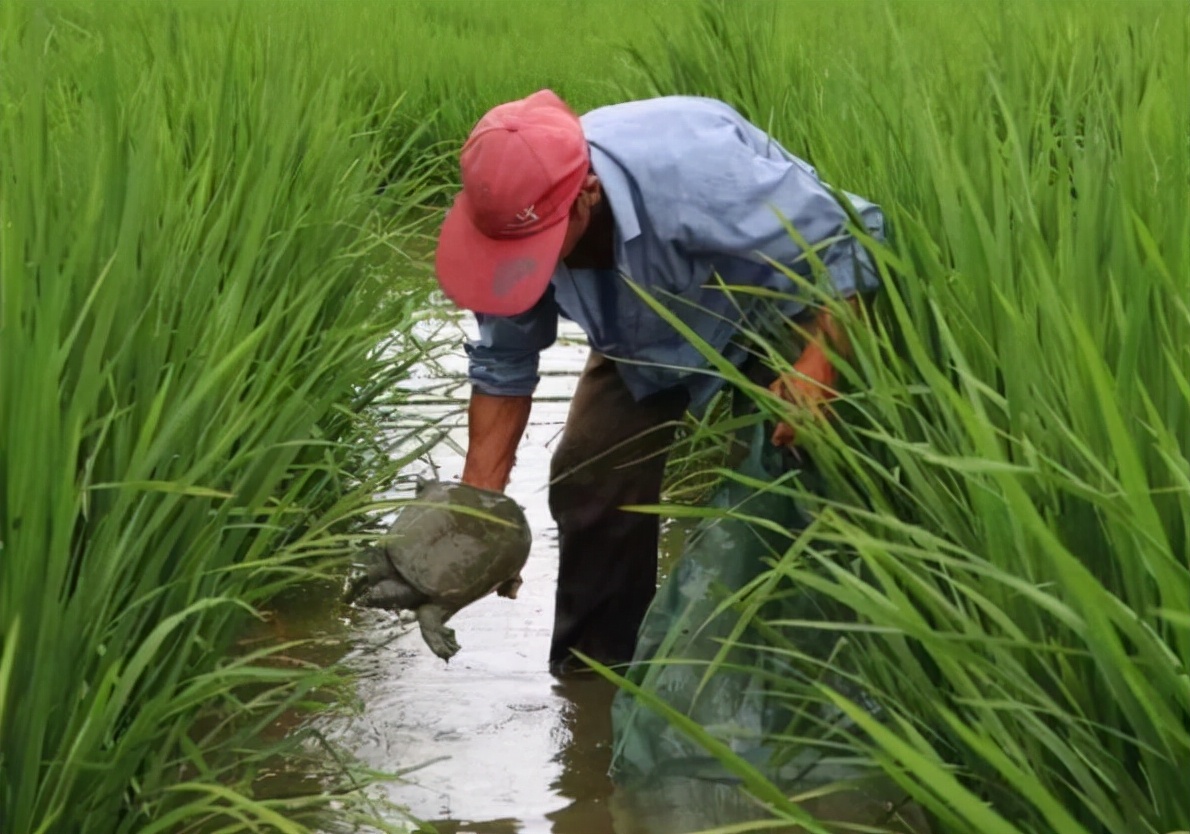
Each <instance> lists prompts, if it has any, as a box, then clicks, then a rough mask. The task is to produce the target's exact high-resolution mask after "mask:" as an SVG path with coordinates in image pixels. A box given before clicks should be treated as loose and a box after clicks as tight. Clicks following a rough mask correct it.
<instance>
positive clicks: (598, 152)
mask: <svg viewBox="0 0 1190 834" xmlns="http://www.w3.org/2000/svg"><path fill="white" fill-rule="evenodd" d="M588 147H589V148H590V150H591V167H592V168H594V169H595V175H596V176H597V177H599V183H600V185H601V186H602V187H603V195H604V198H605V199H606V200H607V201H608V204H609V205H611V207H612V213H613V219H614V220H615V224H616V231H617V232H618V233H619V236H620V241H621V242H622V243H627V242H628V241H630V240H632V239H633V238H635V237H637V236H639V235H640V219H639V218H638V217H637V216H636V201H635V200H634V199H633V196H632V187H631V186H630V185H629V184H628V176H627V175H626V174H625V173H624V169H622V168H621V167H620V166H619V165H617V164H616V161H615V160H614V159H612V157H611V156H610V155H609V154H607V153H605V152H604V151H603V150H602V149H601V148H600V147H599V146H598V145H595V144H591V143H590V142H588Z"/></svg>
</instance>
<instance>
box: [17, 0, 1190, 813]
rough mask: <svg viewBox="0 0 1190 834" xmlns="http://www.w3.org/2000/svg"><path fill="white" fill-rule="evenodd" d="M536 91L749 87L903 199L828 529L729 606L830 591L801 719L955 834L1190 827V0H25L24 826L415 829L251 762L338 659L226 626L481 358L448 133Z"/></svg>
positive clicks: (837, 450)
mask: <svg viewBox="0 0 1190 834" xmlns="http://www.w3.org/2000/svg"><path fill="white" fill-rule="evenodd" d="M542 87H550V88H552V89H554V90H555V91H556V92H558V93H559V94H560V95H562V96H563V97H564V98H566V99H567V100H568V101H569V102H570V103H571V104H572V106H574V107H575V109H577V110H579V111H580V112H581V111H585V110H587V109H590V108H592V107H596V106H599V105H601V104H606V103H611V102H614V101H620V100H624V99H629V98H639V97H645V96H650V95H658V94H670V93H685V94H698V95H708V96H715V97H719V98H722V99H725V100H726V101H728V102H730V103H731V104H733V105H734V106H736V107H737V108H738V109H740V110H741V111H742V112H743V113H745V114H746V115H747V116H749V117H750V118H752V119H753V120H754V121H755V122H756V123H757V124H759V125H760V126H762V127H764V128H765V129H767V130H769V131H770V132H771V133H772V134H773V135H774V136H775V137H776V138H778V139H779V140H780V141H781V142H782V143H783V144H784V145H785V146H786V147H787V148H789V149H790V150H791V151H792V152H793V153H795V154H798V155H799V156H801V157H803V158H804V159H806V160H808V161H809V162H810V163H811V164H813V165H814V166H816V167H817V169H818V171H819V173H820V174H821V175H822V177H823V178H824V179H825V180H826V181H828V182H831V183H833V184H834V185H836V186H838V187H840V188H845V189H846V190H848V191H850V192H853V193H858V194H862V195H864V196H866V197H868V198H869V199H871V200H873V201H875V202H877V203H879V204H880V205H881V206H882V207H883V208H884V209H885V211H886V213H887V216H888V222H889V230H890V234H889V241H888V243H887V244H886V245H883V246H877V245H876V244H875V243H873V242H869V245H870V246H871V248H872V251H873V252H874V254H875V255H876V257H877V259H878V262H879V264H880V266H881V270H882V273H883V277H884V279H885V281H884V284H885V290H884V292H882V293H881V295H880V297H879V299H878V300H877V301H876V303H875V304H874V305H873V306H872V307H871V308H870V309H869V310H868V311H867V313H866V315H865V318H864V321H862V322H859V321H857V322H852V327H851V332H852V341H853V343H854V346H855V357H854V359H853V361H852V362H851V363H850V364H849V365H848V367H847V368H846V372H845V376H846V380H847V385H846V391H845V395H844V397H843V399H842V401H841V402H840V404H839V405H838V407H837V408H836V412H837V413H836V418H837V419H834V420H832V421H830V422H829V423H824V424H818V423H811V422H806V424H805V425H804V426H801V429H800V430H801V433H802V435H803V436H804V438H805V440H804V443H805V444H806V447H807V448H808V449H809V450H810V451H811V452H812V453H813V454H814V456H815V458H816V459H817V460H819V461H821V462H822V464H823V467H824V470H825V472H826V475H827V488H826V491H825V494H824V495H821V496H811V495H808V494H802V493H800V492H798V491H796V490H792V488H790V489H791V490H792V491H791V500H792V498H794V497H796V498H798V500H802V501H807V502H815V504H816V508H817V510H818V512H817V514H816V518H817V521H816V523H815V525H814V526H813V528H812V529H811V530H810V531H809V532H808V533H807V535H806V536H804V537H802V538H800V539H798V540H796V541H792V542H791V543H790V547H789V550H788V552H787V553H785V554H784V555H783V556H782V557H781V558H779V559H775V560H774V561H773V562H772V564H771V566H770V569H769V571H768V572H767V573H766V574H765V575H764V576H763V577H761V578H760V579H759V580H758V581H757V583H755V585H754V586H753V587H750V588H749V589H748V591H747V593H746V594H745V595H743V596H742V599H741V610H742V611H744V612H745V616H756V617H759V616H760V615H759V614H757V613H755V612H758V611H760V610H762V604H763V603H764V602H766V601H767V600H769V599H772V598H776V597H779V596H780V595H781V594H783V593H785V592H786V591H787V590H788V589H789V588H792V587H810V588H813V589H815V590H816V591H817V592H819V593H821V594H823V595H825V596H826V597H828V598H830V599H831V600H832V601H833V603H834V604H835V608H836V609H837V611H838V618H837V621H835V622H831V623H825V624H823V623H818V624H807V623H798V622H782V621H779V620H770V621H767V622H764V623H762V625H764V626H765V628H766V633H767V634H768V635H770V638H769V639H768V640H766V643H765V645H764V646H763V647H762V650H763V651H765V652H771V653H774V654H776V655H779V656H781V657H782V658H784V659H786V660H788V661H792V662H794V663H796V664H798V665H799V668H800V669H801V672H802V674H799V675H796V676H791V677H789V678H787V679H784V680H781V681H779V682H776V685H777V686H778V687H779V688H780V689H781V691H782V692H784V693H785V694H787V695H788V697H789V699H790V703H791V704H795V705H797V706H796V709H797V710H798V711H800V712H801V713H802V714H804V716H805V717H806V719H805V721H804V722H802V724H801V725H798V726H794V727H791V729H790V730H789V732H788V733H787V734H785V735H783V736H782V737H781V738H779V739H778V740H777V741H778V743H779V744H780V745H781V747H782V749H784V750H785V751H787V752H788V754H789V755H790V756H794V755H796V754H797V752H798V751H799V750H802V749H808V748H816V749H824V750H829V751H831V752H832V753H833V754H835V755H838V756H840V757H843V758H845V759H850V760H853V761H856V762H863V763H866V764H869V765H871V766H874V767H877V768H879V769H881V770H883V771H884V772H885V773H887V774H888V775H889V776H890V777H891V778H893V779H894V780H895V781H896V782H897V783H899V784H900V785H901V786H902V787H903V788H904V789H905V790H906V791H907V792H908V793H909V794H910V795H911V796H912V797H913V798H914V799H915V800H916V801H917V802H918V803H919V804H920V805H921V806H922V807H923V808H925V809H926V810H927V811H928V812H929V813H930V814H931V815H932V822H933V825H934V827H935V829H936V830H937V831H938V832H947V834H960V833H962V834H1016V833H1017V832H1020V834H1026V832H1027V833H1028V834H1051V833H1055V832H1057V833H1059V834H1106V833H1107V832H1111V833H1112V834H1169V833H1170V832H1176V831H1184V830H1186V829H1190V790H1187V786H1188V785H1190V776H1188V775H1187V774H1190V672H1188V669H1187V664H1188V663H1190V458H1188V449H1187V446H1188V444H1190V371H1188V370H1187V369H1188V368H1190V4H1187V3H1186V2H1185V1H1184V0H1125V1H1124V2H1110V0H1097V1H1096V2H1091V1H1090V0H1069V1H1068V2H1024V1H1023V0H1003V2H991V1H989V2H981V3H975V2H959V0H933V1H932V2H926V0H838V1H837V2H824V1H822V0H814V1H811V0H785V2H767V0H736V2H711V1H710V0H708V2H701V1H699V0H652V1H651V2H649V3H642V2H636V0H531V1H530V0H498V1H497V0H336V1H335V2H324V1H321V0H252V2H248V1H247V0H245V1H244V2H231V0H227V1H226V2H224V1H223V0H207V2H198V1H197V0H177V2H168V3H167V2H151V0H139V1H137V0H104V2H101V3H93V2H83V1H82V0H77V2H67V1H66V0H12V1H11V2H8V3H5V4H3V6H2V7H0V166H2V174H0V832H4V833H5V834H10V833H11V834H25V833H26V832H28V833H29V834H34V832H36V834H56V833H57V832H104V833H105V834H107V833H108V832H141V833H142V834H154V833H155V832H198V831H204V832H205V831H212V832H213V831H219V832H232V831H285V832H304V831H314V830H325V829H326V828H327V827H329V826H332V825H333V826H341V827H342V828H343V830H350V828H351V826H353V825H363V824H364V823H365V822H366V824H367V825H369V826H371V827H372V829H374V830H376V829H379V830H393V831H397V830H403V829H402V826H401V823H400V821H399V820H397V819H396V818H392V817H387V818H386V817H385V816H384V815H383V814H380V815H378V814H377V813H376V810H375V808H374V807H373V806H372V805H371V804H370V803H369V802H368V801H366V799H364V797H363V794H362V792H361V791H360V789H359V787H360V785H363V784H366V783H367V781H368V780H369V779H370V778H379V777H380V776H381V775H380V774H372V773H368V772H363V771H361V770H358V769H352V767H351V765H350V763H349V762H347V763H343V762H341V760H340V759H339V758H337V756H336V754H334V751H330V752H328V753H327V756H328V758H329V760H331V761H334V762H337V765H336V766H335V767H328V769H327V775H326V778H325V779H323V780H321V781H318V782H317V784H316V785H314V787H312V788H311V789H310V790H309V791H308V792H306V793H302V794H300V795H287V796H281V797H276V796H272V797H265V796H260V795H256V794H255V793H254V791H253V789H252V785H253V778H254V775H256V774H257V773H258V772H259V770H260V768H261V767H263V766H264V765H263V763H265V762H266V761H269V760H270V758H271V757H275V756H277V755H288V756H298V755H308V754H309V747H310V744H311V740H310V739H309V738H308V737H306V736H302V734H301V733H298V732H295V733H292V734H288V735H285V736H284V737H278V734H277V733H275V732H273V731H272V730H271V729H270V728H275V726H276V719H277V717H278V716H280V715H282V714H285V715H292V714H301V713H302V712H303V711H323V710H332V709H335V708H338V707H340V706H346V705H347V700H346V698H345V696H344V697H343V698H340V697H339V696H338V695H337V694H336V693H341V692H344V691H346V688H347V686H348V683H349V681H348V680H347V678H346V677H345V676H344V674H343V673H342V671H341V670H339V669H337V668H335V667H333V666H325V667H324V666H321V665H317V664H296V665H295V664H293V663H290V662H280V661H279V660H278V658H277V654H278V653H279V652H281V651H283V649H284V648H285V647H284V646H273V647H271V648H269V649H267V650H265V649H262V650H259V651H257V650H253V651H243V650H240V649H237V646H238V645H239V642H238V641H239V638H240V637H241V636H242V635H243V633H244V632H245V629H247V628H248V627H249V626H250V624H251V623H253V622H254V621H255V620H256V618H257V617H258V615H259V612H260V610H261V608H262V607H263V606H266V605H267V604H268V602H269V600H271V599H272V598H274V597H275V596H276V595H277V594H279V593H283V592H285V591H286V590H288V589H291V588H294V587H296V586H300V585H302V584H304V583H309V582H311V581H315V580H319V579H325V578H327V577H331V578H332V579H333V578H334V577H337V576H340V575H341V573H342V570H343V568H344V567H345V565H346V564H347V563H348V561H349V560H350V557H351V554H352V552H353V550H354V547H355V545H356V544H357V543H358V541H359V539H360V537H361V536H362V535H363V534H364V533H366V532H367V531H368V530H369V529H370V525H371V524H372V523H373V522H372V519H374V518H375V516H376V514H377V513H378V512H380V511H382V510H383V509H384V508H385V505H384V503H383V501H382V497H383V495H384V493H385V491H386V490H387V489H388V487H389V485H390V484H391V482H392V479H393V478H394V477H395V474H396V473H397V471H398V470H399V468H400V466H401V464H402V463H403V461H404V460H405V458H403V457H402V455H411V454H415V452H408V451H406V452H402V453H401V455H397V454H394V453H393V452H392V449H393V447H394V444H392V443H391V441H390V440H385V441H384V442H381V441H380V440H379V438H380V437H382V432H381V431H380V428H381V426H380V423H381V422H382V417H381V416H380V415H382V414H384V413H386V412H390V411H391V410H392V409H400V408H401V405H402V403H401V394H400V383H401V382H402V380H404V379H405V378H406V377H407V376H408V375H409V374H410V373H411V369H412V368H414V367H415V366H416V364H417V363H418V362H419V361H421V360H422V359H424V357H425V355H426V354H427V352H428V351H432V350H435V349H451V346H437V347H435V346H432V345H427V344H424V343H422V342H420V341H418V340H416V339H413V338H411V337H410V335H409V334H410V333H411V331H412V327H413V325H414V323H415V322H416V321H417V320H419V319H420V318H421V317H423V316H424V315H425V314H426V311H427V310H429V309H430V308H431V307H432V306H433V305H435V304H436V303H437V299H436V296H435V293H434V287H433V283H432V279H431V277H430V273H429V266H428V256H427V252H428V251H429V250H430V247H431V246H432V239H433V234H434V232H435V229H436V224H437V222H438V219H439V218H440V213H441V209H442V207H443V206H444V205H446V204H447V200H448V198H449V195H450V193H451V191H452V189H453V188H454V187H455V185H456V178H457V167H456V161H455V157H454V154H456V153H457V150H458V148H459V146H460V145H461V142H462V140H463V139H464V138H465V136H466V134H467V132H468V131H469V129H470V127H471V125H472V124H473V123H474V121H475V120H476V119H477V118H478V117H479V116H480V115H481V114H482V113H483V112H484V111H485V110H486V109H487V108H489V107H491V106H493V105H495V104H498V103H500V102H501V101H504V100H507V99H511V98H517V97H520V96H523V95H527V94H528V93H530V92H533V91H534V90H536V89H540V88H542ZM795 419H796V415H795ZM698 431H699V432H701V434H699V435H698V437H699V438H703V439H705V438H706V437H711V438H712V439H713V436H714V433H715V427H714V425H710V426H701V427H698ZM402 448H407V445H406V446H402ZM807 629H814V630H816V631H819V632H822V631H826V632H829V633H831V634H833V635H835V637H837V643H836V650H835V651H834V652H833V653H832V654H831V655H830V656H829V657H827V658H822V657H817V656H813V657H812V656H810V655H808V654H804V653H802V652H801V651H800V650H799V639H800V637H799V635H801V634H802V633H803V632H805V631H806V630H807ZM828 672H829V673H831V674H830V675H828V674H827V673H828ZM840 678H843V679H846V680H849V681H852V682H854V683H856V684H857V685H858V686H860V687H861V688H862V690H863V692H864V693H865V698H866V703H869V704H872V703H874V704H877V705H878V706H879V708H880V711H881V714H882V715H883V716H884V719H883V720H881V721H876V720H874V719H873V718H872V717H871V713H870V712H869V711H868V710H866V709H861V708H860V706H859V704H858V703H856V702H855V701H853V700H851V699H850V698H848V697H847V696H846V695H845V694H844V693H843V691H841V690H840V689H839V688H838V687H836V686H834V685H832V684H831V683H830V681H831V680H838V679H840ZM827 707H830V708H835V709H839V710H841V711H843V712H844V713H846V714H848V715H850V716H851V718H852V719H853V721H854V723H853V724H851V725H849V727H850V729H843V728H841V727H838V726H825V725H823V724H821V723H816V718H815V716H819V715H821V714H822V710H824V709H825V708H827ZM861 730H862V732H860V731H861ZM314 741H315V742H316V741H317V740H316V739H315V740H314ZM315 746H316V745H315ZM728 763H729V764H730V765H731V766H732V767H737V768H742V767H743V765H741V764H739V763H732V762H730V760H729V759H728ZM400 766H401V763H400V762H394V765H393V767H394V770H395V769H399V768H400ZM745 775H746V776H747V779H748V785H749V788H750V790H752V791H753V792H754V793H755V794H756V796H758V797H759V798H760V799H761V800H762V801H764V802H765V803H767V805H768V807H769V809H770V811H771V814H772V815H773V817H774V819H780V820H786V821H788V820H800V821H802V822H803V823H804V824H805V825H806V826H807V830H821V829H819V828H816V827H815V823H814V822H813V821H812V820H808V819H805V818H804V812H803V811H802V810H800V808H799V806H798V804H797V803H796V802H795V801H793V799H791V797H790V796H789V795H788V793H787V792H784V791H782V790H780V789H779V788H777V787H776V786H774V785H772V784H770V783H768V782H766V780H764V779H763V778H762V777H761V776H759V775H755V774H751V773H746V774H745Z"/></svg>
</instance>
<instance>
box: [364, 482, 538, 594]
mask: <svg viewBox="0 0 1190 834" xmlns="http://www.w3.org/2000/svg"><path fill="white" fill-rule="evenodd" d="M466 510H472V511H477V512H479V513H483V514H485V515H486V516H489V518H482V517H479V516H477V515H475V514H472V513H468V512H463V511H466ZM493 518H494V519H497V520H496V521H493V520H492V519H493ZM500 522H504V523H500ZM532 542H533V535H532V532H531V531H530V529H529V523H528V521H527V520H526V519H525V513H524V511H523V510H522V509H521V507H520V505H519V504H517V503H516V501H514V500H513V499H511V498H509V497H508V496H507V495H504V494H503V493H499V492H493V491H490V490H486V489H479V488H477V487H473V486H470V485H468V484H461V483H447V482H443V481H426V482H423V483H422V485H421V486H420V487H419V489H418V492H417V496H416V497H415V499H414V501H413V502H412V503H410V504H407V505H405V506H403V507H402V508H401V509H400V510H399V511H398V513H397V517H396V520H395V521H393V524H392V526H391V527H390V528H389V530H388V533H387V535H386V536H385V537H384V539H383V540H382V541H381V542H380V545H381V547H382V548H383V550H384V552H385V555H387V556H388V559H389V561H390V562H391V563H392V565H393V568H394V569H395V570H396V571H397V572H398V573H399V574H400V575H401V576H402V577H403V578H404V579H405V581H406V582H408V583H409V584H410V585H412V586H413V587H414V588H416V589H417V590H419V591H421V592H422V593H423V594H425V595H426V596H428V597H429V598H430V599H431V600H432V601H433V602H437V603H442V604H446V605H449V606H452V607H455V608H461V607H463V606H464V605H467V604H468V603H471V602H473V601H475V600H477V599H479V598H480V597H483V596H486V595H487V594H489V593H491V592H492V591H493V590H495V589H496V587H497V586H498V585H500V584H501V583H503V582H505V581H507V580H509V579H512V578H513V577H515V576H517V575H519V573H520V571H521V568H522V567H524V565H525V561H526V560H527V559H528V557H529V547H530V545H531V544H532Z"/></svg>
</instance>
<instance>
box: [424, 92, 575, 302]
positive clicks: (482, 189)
mask: <svg viewBox="0 0 1190 834" xmlns="http://www.w3.org/2000/svg"><path fill="white" fill-rule="evenodd" d="M459 165H460V168H461V171H462V180H463V190H462V191H461V192H460V193H459V195H458V196H457V197H456V198H455V202H454V205H453V206H452V207H451V209H450V210H449V211H448V212H447V213H446V220H445V221H444V222H443V224H442V231H441V233H440V234H439V236H438V248H437V251H436V252H435V253H434V268H435V271H436V273H437V276H438V285H439V286H440V287H442V291H443V292H444V293H446V296H447V297H448V298H450V300H451V301H453V302H454V303H455V304H457V305H458V306H459V307H462V308H463V309H466V310H472V311H475V312H478V313H489V314H491V315H500V316H508V315H515V314H517V313H523V312H524V311H526V310H528V309H530V308H531V307H532V306H533V305H534V304H536V303H537V302H538V300H539V299H540V298H541V296H542V294H543V293H544V292H545V289H546V286H547V285H548V284H549V282H550V278H551V277H552V276H553V274H554V270H555V268H556V267H557V265H558V260H559V255H560V254H561V252H562V243H563V241H564V239H565V238H566V229H567V226H568V225H569V224H568V222H567V221H568V219H569V217H570V207H571V205H572V204H573V202H574V200H575V198H576V197H577V196H578V193H579V190H580V189H581V188H582V184H583V180H584V179H585V178H586V175H587V171H588V170H589V166H590V158H589V154H588V151H587V140H586V138H585V137H584V136H583V128H582V124H581V123H580V122H579V119H578V116H577V115H575V114H574V112H573V111H572V110H571V109H570V108H569V107H568V106H567V105H566V103H565V102H563V101H562V99H560V98H559V97H558V96H557V95H555V94H554V93H553V92H552V91H550V90H540V91H538V92H536V93H534V94H533V95H531V96H528V97H526V98H523V99H518V100H517V101H512V102H508V103H507V104H501V105H499V106H497V107H494V108H492V109H491V110H489V111H488V112H487V113H486V114H485V115H484V117H483V118H482V119H480V120H479V122H478V124H476V125H475V128H474V129H473V130H472V131H471V135H470V136H469V137H468V139H467V142H466V144H465V145H463V151H462V153H461V154H460V157H459Z"/></svg>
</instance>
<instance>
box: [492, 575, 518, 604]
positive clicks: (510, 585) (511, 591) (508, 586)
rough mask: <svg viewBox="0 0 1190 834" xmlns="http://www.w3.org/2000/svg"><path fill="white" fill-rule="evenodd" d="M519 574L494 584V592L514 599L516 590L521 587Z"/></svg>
mask: <svg viewBox="0 0 1190 834" xmlns="http://www.w3.org/2000/svg"><path fill="white" fill-rule="evenodd" d="M521 585H522V582H521V575H520V574H519V573H518V574H517V575H516V576H514V577H512V578H511V579H506V580H505V581H503V582H501V583H500V584H499V585H497V586H496V593H497V594H499V595H500V596H502V597H508V598H509V599H516V592H517V590H518V589H519V588H520V587H521Z"/></svg>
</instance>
